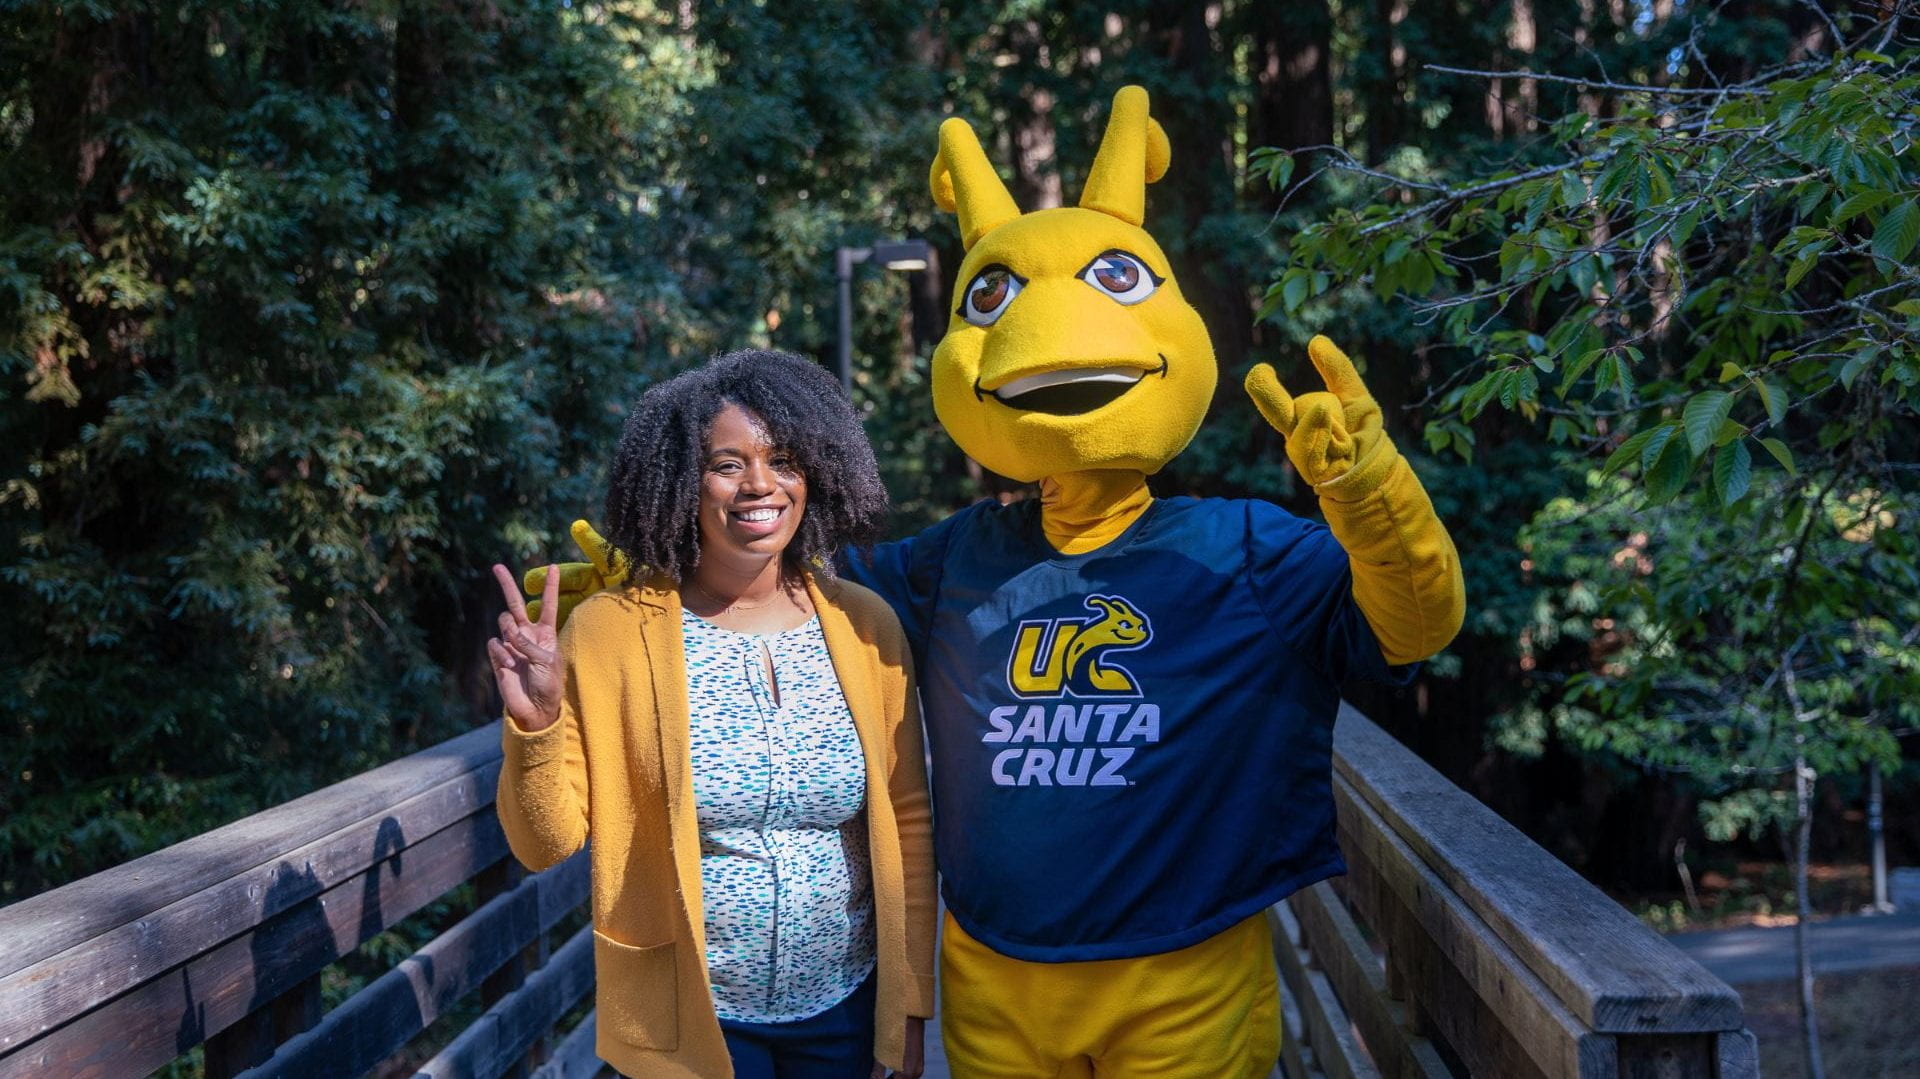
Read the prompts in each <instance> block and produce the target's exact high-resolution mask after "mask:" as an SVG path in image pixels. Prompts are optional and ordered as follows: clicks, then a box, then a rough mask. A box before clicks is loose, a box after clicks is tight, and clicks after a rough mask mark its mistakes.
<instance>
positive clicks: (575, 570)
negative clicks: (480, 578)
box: [520, 521, 627, 626]
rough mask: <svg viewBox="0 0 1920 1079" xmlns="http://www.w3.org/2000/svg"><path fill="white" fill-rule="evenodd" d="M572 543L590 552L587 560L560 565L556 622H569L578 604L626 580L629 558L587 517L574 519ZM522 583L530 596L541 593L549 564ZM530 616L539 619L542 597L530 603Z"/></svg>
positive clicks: (531, 570) (528, 614) (530, 571)
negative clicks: (558, 612) (587, 520)
mask: <svg viewBox="0 0 1920 1079" xmlns="http://www.w3.org/2000/svg"><path fill="white" fill-rule="evenodd" d="M571 531H572V532H573V544H574V546H576V547H578V548H580V553H581V554H584V555H586V556H587V560H586V561H585V562H566V563H562V564H561V566H560V599H559V603H560V617H559V620H558V621H557V622H556V623H555V625H556V626H563V625H566V623H567V616H568V615H570V614H572V613H573V609H574V608H575V607H578V606H580V604H581V603H582V602H583V601H584V600H585V599H586V598H587V597H588V596H591V595H593V594H594V593H595V592H604V591H606V590H607V589H609V588H619V587H620V586H621V585H624V584H626V583H627V560H626V559H625V558H623V557H621V555H620V552H618V551H616V550H614V549H613V545H612V544H609V543H608V542H607V541H606V538H605V537H603V536H601V535H600V533H598V532H595V531H594V530H593V526H592V525H590V524H588V523H587V522H585V521H575V522H573V528H572V530H571ZM520 586H521V587H522V588H524V589H526V591H527V595H529V596H536V597H537V596H539V595H540V594H541V593H542V592H543V591H545V590H546V587H547V567H545V566H541V567H539V568H537V569H530V570H528V571H527V573H526V576H525V577H524V578H522V580H521V582H520ZM527 618H528V620H530V621H534V622H538V621H539V620H540V600H538V599H535V600H533V601H532V602H531V603H528V604H527Z"/></svg>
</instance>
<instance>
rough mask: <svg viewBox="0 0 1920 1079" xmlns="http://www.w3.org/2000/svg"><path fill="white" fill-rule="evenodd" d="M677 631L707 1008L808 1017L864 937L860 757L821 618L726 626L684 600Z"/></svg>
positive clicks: (860, 977) (866, 957) (867, 962)
mask: <svg viewBox="0 0 1920 1079" xmlns="http://www.w3.org/2000/svg"><path fill="white" fill-rule="evenodd" d="M681 629H682V634H683V638H684V641H685V645H686V660H687V701H688V705H689V710H690V715H689V729H688V734H689V739H688V741H689V746H690V748H691V750H692V756H693V797H694V805H695V810H696V813H697V814H698V817H699V821H700V887H701V895H702V897H703V903H704V906H705V908H706V924H707V973H708V980H709V981H710V982H711V983H712V986H713V1003H714V1010H715V1011H717V1012H718V1013H719V1015H720V1017H721V1018H723V1019H734V1020H739V1021H742V1022H750V1023H787V1022H793V1021H795V1020H798V1019H805V1018H808V1017H810V1016H814V1015H818V1014H820V1013H821V1012H823V1011H826V1010H827V1009H828V1008H831V1007H833V1006H834V1005H835V1004H838V1003H840V1002H841V1001H842V1000H844V999H846V997H847V995H848V994H850V993H852V992H853V991H854V990H855V989H857V988H859V986H860V983H861V982H862V981H864V980H865V979H866V977H867V975H868V974H869V973H870V972H871V971H872V970H873V967H874V950H875V945H874V931H873V872H872V868H871V865H870V864H869V861H868V855H867V827H866V816H865V814H863V813H862V812H861V810H862V809H863V808H864V807H865V804H866V789H867V782H866V765H865V762H864V759H863V758H862V756H861V752H860V735H859V732H858V731H857V730H856V729H855V728H854V725H853V714H852V713H851V712H850V711H849V710H848V709H847V700H846V696H845V694H843V693H842V692H841V690H840V680H839V678H838V677H837V676H836V675H835V674H834V670H833V663H832V661H831V659H830V657H829V656H828V654H827V641H826V637H825V636H824V635H823V634H822V633H821V632H820V620H819V619H818V618H813V619H809V620H808V621H807V622H806V623H805V624H804V625H801V626H796V627H795V628H793V629H790V630H787V631H785V632H782V633H774V634H754V633H738V632H735V631H733V630H728V629H722V628H720V627H719V626H716V625H714V624H713V623H711V622H708V621H706V620H705V619H703V618H700V617H699V616H697V615H695V614H693V613H691V612H688V611H685V610H683V611H682V612H681ZM769 659H771V662H772V667H773V671H774V681H772V682H770V681H769V680H768V678H767V669H766V667H767V662H768V660H769ZM776 686H777V688H778V694H777V695H776V693H775V689H776Z"/></svg>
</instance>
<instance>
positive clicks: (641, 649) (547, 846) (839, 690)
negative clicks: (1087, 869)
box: [487, 351, 934, 1079]
mask: <svg viewBox="0 0 1920 1079" xmlns="http://www.w3.org/2000/svg"><path fill="white" fill-rule="evenodd" d="M885 508H886V494H885V490H884V488H882V487H881V485H880V481H879V477H878V474H877V470H876V468H875V466H874V460H873V452H872V450H871V448H870V447H869V446H868V445H867V442H866V438H865V436H864V435H863V434H862V433H861V430H860V425H859V422H858V421H857V420H856V418H855V417H854V414H853V411H852V409H851V408H850V407H849V406H848V404H847V402H846V400H845V398H844V397H842V396H841V394H840V389H839V387H838V385H837V384H836V383H835V382H834V380H833V379H832V378H831V377H830V376H829V375H827V374H826V372H825V371H823V370H822V369H820V368H819V367H817V366H815V365H814V364H812V363H809V362H807V361H805V360H802V359H800V358H798V357H795V356H789V355H785V354H782V353H775V352H759V351H749V352H736V353H732V354H730V355H727V356H722V357H720V358H719V359H716V360H714V361H713V362H712V363H710V364H709V365H707V366H706V367H703V368H701V369H699V370H696V371H691V372H688V373H686V374H683V375H681V376H679V377H677V378H675V379H673V380H672V381H670V382H666V383H664V384H662V385H659V386H656V387H654V388H652V389H650V390H648V391H647V393H646V394H645V395H644V396H643V397H642V398H641V399H640V404H639V407H638V408H637V409H636V410H635V412H634V414H633V415H632V416H631V417H630V418H629V419H628V421H627V425H626V430H625V432H624V434H623V435H622V436H621V439H620V448H619V453H618V457H617V459H616V460H615V462H614V467H613V474H612V479H611V482H610V485H609V488H608V492H607V523H608V538H609V540H610V541H611V543H612V545H613V547H614V548H615V549H616V550H617V551H618V552H620V554H621V556H622V557H624V558H625V559H626V561H627V563H628V564H629V565H633V566H645V567H648V568H649V571H650V572H651V574H652V578H651V580H648V581H647V582H646V583H645V584H644V585H640V586H632V585H630V586H629V587H627V588H625V589H622V590H616V591H607V592H602V593H600V594H598V595H595V596H593V597H592V598H590V599H588V600H586V601H584V602H582V603H581V604H580V606H579V607H578V608H577V609H575V610H574V611H573V613H572V614H571V615H570V616H569V617H568V619H567V627H566V632H565V633H564V634H559V633H556V631H555V629H554V626H555V619H556V618H557V614H558V607H559V604H558V602H557V599H558V591H557V590H558V585H559V574H558V573H557V572H555V571H554V570H553V569H552V568H551V567H549V570H548V573H547V582H546V586H545V590H544V596H543V600H542V608H543V609H542V610H541V612H540V613H541V617H540V619H539V621H530V620H529V619H528V617H527V613H526V610H525V609H524V608H523V606H522V605H521V601H520V596H519V589H518V588H517V587H516V586H515V582H514V580H513V577H512V575H511V574H510V573H509V572H508V571H507V570H506V568H505V567H504V566H497V565H496V566H495V567H494V568H493V570H494V575H495V576H496V577H497V578H498V579H499V582H500V590H501V592H502V593H503V594H504V595H505V596H506V599H507V606H508V611H507V613H505V614H503V615H501V616H500V636H499V637H498V638H496V639H494V640H491V641H488V642H487V652H488V655H489V656H490V658H491V660H492V662H493V668H494V674H495V677H496V679H497V681H498V683H499V686H500V693H501V696H502V698H503V699H504V700H505V702H506V711H507V720H506V722H505V723H504V724H503V739H504V741H505V746H506V760H505V762H504V764H503V765H502V768H501V772H500V796H499V812H500V821H501V824H502V825H503V826H504V828H505V830H506V834H507V841H508V843H509V845H510V846H511V847H512V849H513V853H514V855H515V856H516V857H518V858H519V859H520V861H522V862H523V863H525V864H526V865H527V867H528V868H530V869H533V870H536V871H537V870H541V869H545V868H546V867H548V866H551V865H553V864H555V863H556V862H559V861H561V860H562V859H564V858H566V857H568V856H569V855H571V854H573V853H574V852H575V851H577V850H579V849H580V847H581V846H582V845H583V844H585V843H586V842H587V840H588V839H589V838H591V839H592V841H593V853H592V856H591V857H592V863H593V864H592V873H593V920H594V962H595V966H596V971H597V977H598V989H597V996H596V1001H597V1006H598V1009H599V1013H598V1014H599V1019H598V1022H599V1030H598V1035H597V1037H598V1044H597V1049H598V1051H599V1053H600V1056H601V1057H602V1058H604V1059H605V1060H606V1061H607V1062H609V1063H611V1064H612V1065H613V1066H614V1067H615V1068H617V1069H619V1070H620V1071H621V1072H622V1073H624V1074H626V1075H629V1076H639V1077H646V1079H653V1077H656V1076H685V1077H700V1079H710V1077H714V1076H728V1075H735V1076H739V1077H741V1079H759V1077H766V1079H772V1077H773V1076H775V1075H778V1076H780V1077H782V1079H866V1077H867V1076H868V1075H873V1076H879V1075H881V1074H882V1068H881V1065H882V1064H884V1065H885V1066H887V1067H890V1068H892V1069H894V1070H895V1071H896V1072H897V1073H898V1074H900V1075H903V1076H918V1075H919V1074H920V1071H921V1053H922V1043H921V1038H922V1030H923V1023H924V1017H927V1016H930V1015H931V1014H932V1012H933V978H932V972H933V936H934V900H933V865H932V855H931V839H930V834H929V832H930V829H929V824H930V822H929V814H928V808H927V790H926V775H925V765H924V758H923V756H922V748H921V736H920V719H919V713H918V710H917V705H916V703H915V698H914V690H913V686H912V680H911V675H910V673H909V670H908V667H909V658H908V655H907V651H906V647H905V644H904V640H903V637H902V635H901V632H900V627H899V624H898V622H897V621H896V620H895V618H894V616H893V613H892V612H891V611H890V610H889V609H888V607H887V605H886V604H885V603H884V602H882V601H881V600H880V599H879V598H878V597H876V596H875V595H874V594H873V593H871V592H868V591H866V590H865V589H863V588H860V587H859V586H857V585H853V584H849V583H846V582H843V581H838V580H835V579H833V578H832V577H831V576H830V575H829V574H830V571H829V570H828V567H829V566H830V564H831V556H832V554H833V552H834V551H835V550H837V549H838V548H840V547H841V546H843V545H846V544H848V543H855V542H865V541H867V540H870V539H871V538H872V537H873V535H874V534H875V533H876V532H877V530H878V527H879V524H880V522H881V518H882V515H883V514H884V512H885Z"/></svg>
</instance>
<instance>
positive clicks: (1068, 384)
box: [973, 353, 1167, 416]
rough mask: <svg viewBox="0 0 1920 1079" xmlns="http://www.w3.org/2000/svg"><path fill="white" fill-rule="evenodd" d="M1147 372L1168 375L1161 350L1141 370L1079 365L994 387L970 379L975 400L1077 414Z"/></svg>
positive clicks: (1113, 397)
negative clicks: (1155, 362) (1156, 360)
mask: <svg viewBox="0 0 1920 1079" xmlns="http://www.w3.org/2000/svg"><path fill="white" fill-rule="evenodd" d="M1148 375H1159V376H1160V377H1161V378H1166V377H1167V357H1166V355H1165V354H1164V353H1162V354H1161V356H1160V366H1158V367H1154V368H1150V369H1148V370H1144V371H1143V370H1141V369H1140V368H1138V367H1081V368H1076V369H1074V370H1070V371H1047V372H1045V373H1043V374H1038V375H1028V376H1026V377H1025V378H1016V379H1014V380H1013V381H1012V382H1009V383H1007V384H1006V385H1004V386H1002V387H1000V388H999V389H997V390H983V389H981V388H980V380H979V379H977V378H976V379H974V380H973V396H974V398H975V399H976V400H978V399H980V398H983V397H992V398H993V399H994V400H996V401H998V402H1000V403H1001V404H1003V405H1006V406H1007V407H1008V408H1017V409H1020V410H1021V411H1023V412H1044V413H1046V414H1047V415H1050V416H1078V415H1080V414H1082V413H1085V412H1092V411H1093V410H1094V409H1096V408H1099V407H1101V406H1102V405H1107V404H1111V403H1112V402H1114V401H1117V400H1119V399H1120V395H1121V394H1124V393H1126V392H1127V391H1128V390H1130V389H1133V388H1134V387H1135V386H1137V385H1139V384H1140V383H1141V381H1143V380H1144V379H1145V378H1146V377H1147V376H1148Z"/></svg>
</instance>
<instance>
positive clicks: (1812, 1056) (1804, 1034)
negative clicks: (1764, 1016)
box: [1780, 651, 1826, 1079]
mask: <svg viewBox="0 0 1920 1079" xmlns="http://www.w3.org/2000/svg"><path fill="white" fill-rule="evenodd" d="M1780 676H1781V679H1780V680H1781V684H1782V685H1783V686H1784V687H1785V688H1786V691H1787V704H1788V705H1789V706H1790V707H1791V708H1792V709H1793V855H1792V860H1793V908H1794V919H1793V957H1794V966H1795V968H1796V970H1797V971H1798V974H1799V978H1798V980H1799V988H1800V1039H1801V1047H1802V1049H1803V1050H1804V1051H1805V1058H1804V1059H1805V1063H1806V1073H1807V1079H1825V1076H1826V1069H1825V1068H1824V1067H1823V1066H1822V1065H1821V1063H1820V1022H1819V1017H1818V1016H1817V1015H1816V1014H1815V1013H1814V1010H1813V953H1812V951H1811V950H1810V948H1809V946H1808V941H1807V916H1808V915H1809V914H1811V913H1812V905H1811V904H1810V903H1808V902H1807V856H1808V853H1809V849H1810V848H1811V846H1812V838H1813V783H1814V775H1813V770H1812V769H1811V768H1808V767H1807V751H1806V747H1807V724H1808V723H1809V722H1810V721H1811V720H1812V719H1813V717H1814V713H1812V712H1809V711H1807V710H1805V709H1804V708H1802V707H1801V705H1800V691H1799V688H1798V687H1797V686H1796V685H1795V684H1794V676H1793V653H1792V652H1791V651H1788V652H1787V653H1786V654H1784V655H1782V656H1781V657H1780Z"/></svg>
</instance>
